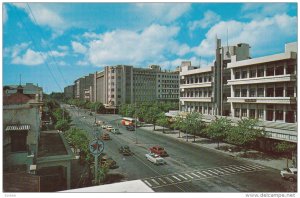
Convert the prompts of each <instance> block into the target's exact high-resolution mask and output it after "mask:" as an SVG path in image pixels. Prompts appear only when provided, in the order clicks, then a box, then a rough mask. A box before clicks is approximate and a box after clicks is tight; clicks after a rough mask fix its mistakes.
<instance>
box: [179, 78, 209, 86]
mask: <svg viewBox="0 0 300 198" xmlns="http://www.w3.org/2000/svg"><path fill="white" fill-rule="evenodd" d="M211 81H212V77H211V76H204V77H195V78H187V79H184V80H181V84H193V83H203V82H211Z"/></svg>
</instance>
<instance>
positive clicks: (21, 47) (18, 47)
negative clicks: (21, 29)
mask: <svg viewBox="0 0 300 198" xmlns="http://www.w3.org/2000/svg"><path fill="white" fill-rule="evenodd" d="M29 45H30V43H26V42H24V43H21V44H16V45H15V46H14V47H12V48H11V56H12V57H16V56H18V55H19V54H20V52H22V51H24V50H25V49H27V48H28V46H29Z"/></svg>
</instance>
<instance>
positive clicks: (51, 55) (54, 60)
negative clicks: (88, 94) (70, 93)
mask: <svg viewBox="0 0 300 198" xmlns="http://www.w3.org/2000/svg"><path fill="white" fill-rule="evenodd" d="M26 5H27V7H28V10H29V12H30V14H31V16H32V18H33V20H34V22H35V23H36V24H38V23H37V20H36V18H35V16H34V14H33V12H32V9H31V7H30V5H29V4H28V3H26ZM38 30H39V32H40V34H41V35H42V38H45V36H44V34H43V32H42V31H41V29H40V28H38ZM46 46H47V48H48V50H49V52H50V57H51V58H52V60H53V62H54V63H55V65H56V68H57V70H58V71H59V73H60V75H61V77H62V79H63V81H64V83H65V84H67V82H66V80H65V78H64V76H63V74H62V72H61V70H60V69H59V67H58V66H57V65H58V64H57V61H56V59H55V58H54V56H53V54H52V51H51V48H50V46H49V45H48V43H47V42H46Z"/></svg>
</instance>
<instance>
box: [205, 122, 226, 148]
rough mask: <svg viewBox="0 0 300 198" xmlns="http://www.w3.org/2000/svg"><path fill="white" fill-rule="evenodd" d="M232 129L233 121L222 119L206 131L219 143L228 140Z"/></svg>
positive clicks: (211, 124)
mask: <svg viewBox="0 0 300 198" xmlns="http://www.w3.org/2000/svg"><path fill="white" fill-rule="evenodd" d="M231 129H232V125H231V121H230V120H229V119H228V118H225V117H221V118H217V117H216V119H215V120H214V121H212V122H211V123H210V124H209V125H208V126H207V127H206V129H205V132H206V134H207V135H208V137H210V138H211V139H213V140H216V141H218V148H219V143H220V141H222V140H223V139H225V138H226V135H227V133H228V132H229V131H230V130H231Z"/></svg>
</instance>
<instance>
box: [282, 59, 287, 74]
mask: <svg viewBox="0 0 300 198" xmlns="http://www.w3.org/2000/svg"><path fill="white" fill-rule="evenodd" d="M286 66H287V64H286V61H284V63H283V74H284V75H286Z"/></svg>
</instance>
